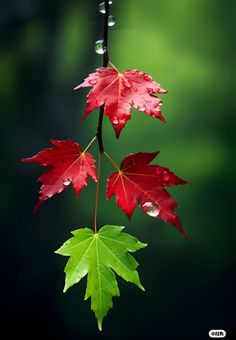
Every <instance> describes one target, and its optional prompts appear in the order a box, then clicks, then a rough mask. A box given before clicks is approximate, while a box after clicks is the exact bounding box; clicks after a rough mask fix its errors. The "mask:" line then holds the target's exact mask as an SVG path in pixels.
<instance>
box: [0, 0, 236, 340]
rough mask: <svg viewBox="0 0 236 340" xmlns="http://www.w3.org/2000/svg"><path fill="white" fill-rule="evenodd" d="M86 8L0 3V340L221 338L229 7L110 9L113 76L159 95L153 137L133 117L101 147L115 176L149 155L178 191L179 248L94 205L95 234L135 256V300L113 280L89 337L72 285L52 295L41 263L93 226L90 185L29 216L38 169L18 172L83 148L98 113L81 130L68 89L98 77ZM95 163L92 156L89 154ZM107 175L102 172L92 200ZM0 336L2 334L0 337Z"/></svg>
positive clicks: (197, 1)
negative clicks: (100, 229)
mask: <svg viewBox="0 0 236 340" xmlns="http://www.w3.org/2000/svg"><path fill="white" fill-rule="evenodd" d="M98 3H99V2H98V1H85V0H84V1H80V0H77V1H75V0H71V1H62V0H59V1H53V0H51V1H46V0H45V1H42V0H31V1H27V0H21V1H19V0H18V1H17V0H14V1H13V0H12V1H8V2H7V1H5V2H4V3H2V2H1V13H0V30H1V37H0V113H1V127H2V131H1V138H2V142H1V147H2V150H1V161H2V163H1V171H2V174H1V178H2V180H1V220H2V228H1V240H2V241H1V251H2V257H1V272H2V278H1V283H2V284H3V288H2V289H1V292H2V294H3V297H2V303H1V312H2V317H1V321H2V322H3V326H2V327H4V328H6V329H7V331H8V334H9V335H8V337H7V338H10V337H11V332H13V331H15V330H16V331H17V334H18V337H20V336H24V338H25V339H26V338H27V339H35V338H36V337H37V336H41V338H42V339H46V338H48V339H133V338H134V339H135V338H145V339H160V340H165V339H194V340H195V339H196V340H197V339H208V332H209V330H210V329H225V330H226V332H227V333H228V339H232V338H233V333H234V332H235V325H233V320H234V318H233V313H234V311H235V305H234V304H233V296H234V290H233V278H234V264H235V252H234V243H235V239H234V228H235V225H234V220H235V217H234V215H235V213H234V210H235V204H234V202H233V199H234V196H233V185H234V184H235V153H234V143H235V128H234V122H235V111H234V101H235V92H234V91H235V89H234V88H233V86H234V80H235V68H234V67H235V59H234V57H235V56H234V53H233V47H234V40H233V35H234V20H235V2H234V1H229V0H228V1H225V2H223V1H219V0H179V1H176V0H165V1H154V0H152V1H149V0H146V1H137V0H136V1H135V0H130V1H125V0H122V1H121V0H116V1H115V2H114V4H113V5H112V14H113V15H114V16H115V18H116V20H117V22H116V26H115V27H113V28H111V29H110V33H109V41H110V42H109V47H110V59H111V61H112V62H113V63H114V64H115V65H116V67H118V68H119V69H120V70H123V69H128V68H137V69H139V70H141V71H146V72H147V73H150V74H151V75H152V76H153V77H154V79H155V80H157V81H159V82H160V83H161V85H162V86H163V87H164V88H166V89H168V90H169V93H168V94H167V95H165V96H163V100H164V105H163V114H164V116H165V117H166V119H167V124H166V125H164V124H162V123H161V122H160V121H158V120H155V119H153V118H151V117H148V116H147V115H144V114H143V113H141V112H137V111H136V110H135V109H133V111H132V120H131V121H129V122H128V123H127V125H126V127H125V129H124V130H123V132H122V134H121V138H120V140H116V138H115V136H114V131H113V129H112V127H111V126H110V123H109V122H108V119H107V118H106V117H105V120H104V144H105V148H106V149H107V151H108V152H109V153H111V154H112V155H113V158H114V159H115V160H116V162H117V163H119V162H120V161H121V160H122V159H123V157H124V156H125V155H127V154H128V153H131V152H138V151H155V150H160V151H161V153H160V155H159V156H158V159H157V160H156V162H157V163H158V164H160V165H164V166H168V167H170V168H171V169H172V170H173V171H174V172H176V173H177V174H178V175H179V176H180V177H183V178H184V179H187V180H188V181H189V185H188V186H183V187H177V188H172V189H170V192H171V193H172V194H173V196H174V198H175V199H176V200H177V201H178V202H179V204H180V207H179V208H178V213H179V215H180V217H181V220H182V222H183V225H184V227H185V229H186V231H187V232H188V234H189V240H188V241H185V240H184V239H183V237H182V236H181V235H180V234H179V233H178V232H177V231H176V230H175V229H174V228H173V227H172V226H171V225H170V224H166V223H162V222H161V221H159V220H158V219H153V218H150V217H148V216H146V215H145V214H143V213H142V212H141V211H140V209H136V211H135V213H134V216H133V218H132V221H131V222H129V221H128V220H127V219H126V217H125V216H124V214H123V213H122V211H121V210H120V209H119V208H118V207H117V206H116V204H115V200H114V199H112V200H110V201H108V202H107V201H106V200H105V198H104V196H103V197H101V199H100V206H99V218H98V222H99V225H100V226H102V225H103V224H106V223H113V224H116V225H125V226H126V231H127V232H129V233H131V234H133V235H135V236H137V237H138V238H139V239H140V240H141V241H143V242H147V243H148V244H149V247H148V248H146V249H143V250H141V251H140V252H139V253H137V255H136V258H137V259H138V261H139V263H140V267H139V272H140V276H141V280H142V283H143V285H144V286H145V288H146V292H145V293H143V292H141V291H139V290H138V289H137V288H136V287H134V286H132V285H129V284H127V283H126V282H122V281H121V280H119V279H118V280H119V286H120V290H121V297H120V298H115V299H114V308H113V310H111V311H110V312H109V314H108V316H107V317H106V318H105V320H104V330H103V332H102V333H100V332H99V331H98V330H97V326H96V321H95V319H94V315H93V313H92V312H91V311H90V306H89V303H88V302H83V296H84V293H85V284H86V282H85V281H86V280H83V281H84V282H81V283H80V284H79V285H77V286H74V287H73V288H71V289H70V290H69V292H68V293H67V294H63V293H62V289H63V284H64V274H63V267H64V265H65V262H66V258H63V257H60V256H58V255H55V254H53V251H54V250H56V249H57V248H58V247H59V246H60V245H61V244H62V243H63V242H64V241H65V240H66V239H67V238H68V237H69V236H70V230H73V229H75V228H78V227H84V226H91V225H92V218H93V206H94V193H95V185H94V183H92V181H90V182H89V186H88V187H87V188H86V189H84V190H83V191H82V193H81V195H80V198H79V200H76V199H75V195H74V192H73V191H72V189H67V190H66V191H65V192H63V193H62V194H61V195H58V196H56V197H54V198H53V199H52V200H50V201H47V202H46V203H45V204H44V205H43V206H42V208H41V209H40V210H39V211H38V212H37V213H35V214H33V213H32V209H33V206H34V203H35V201H36V199H37V191H38V188H39V186H38V184H37V183H36V181H35V180H36V178H37V177H38V176H39V175H40V173H41V172H42V168H40V167H38V166H36V165H35V166H34V165H26V164H22V163H20V159H21V158H23V157H27V156H31V155H33V154H35V153H37V152H38V151H39V150H40V149H42V148H44V147H47V146H49V145H50V143H49V139H50V138H55V139H66V138H73V139H76V140H77V141H78V142H80V143H81V144H82V145H83V146H85V145H86V144H87V143H88V142H89V140H90V139H91V138H92V136H93V134H94V132H95V128H96V124H97V114H98V112H93V113H91V115H90V116H89V117H88V118H87V119H86V120H85V121H82V118H81V117H82V113H83V110H84V107H85V99H86V94H87V91H86V90H81V91H80V92H77V93H75V92H73V91H72V89H73V87H74V86H75V85H77V84H78V83H80V82H81V81H82V80H83V79H84V77H85V76H86V75H87V74H88V73H90V72H92V71H93V70H94V68H96V67H100V66H101V64H102V57H101V56H99V55H96V54H95V53H94V41H96V40H97V39H99V38H101V37H102V25H103V18H104V17H103V15H102V14H100V13H98V11H97V5H98ZM90 151H91V152H92V153H93V154H96V153H97V148H96V146H94V147H92V148H91V150H90ZM111 171H112V168H111V166H110V164H108V162H107V161H106V160H105V159H104V162H103V165H102V181H103V182H102V184H103V185H102V188H103V189H102V194H104V193H105V189H104V188H105V181H106V176H107V175H108V174H109V173H110V172H111ZM1 329H2V330H3V328H1Z"/></svg>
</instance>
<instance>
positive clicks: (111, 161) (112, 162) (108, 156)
mask: <svg viewBox="0 0 236 340" xmlns="http://www.w3.org/2000/svg"><path fill="white" fill-rule="evenodd" d="M104 155H105V156H106V157H107V159H108V160H109V162H110V163H111V164H112V165H113V166H114V167H115V168H116V169H117V170H118V171H119V170H120V168H119V167H118V165H117V164H116V163H115V162H114V160H113V159H112V157H111V156H110V155H109V154H108V153H107V152H106V151H104Z"/></svg>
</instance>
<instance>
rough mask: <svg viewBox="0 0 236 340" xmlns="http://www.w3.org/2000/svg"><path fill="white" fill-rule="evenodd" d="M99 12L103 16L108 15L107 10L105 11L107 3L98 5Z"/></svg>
mask: <svg viewBox="0 0 236 340" xmlns="http://www.w3.org/2000/svg"><path fill="white" fill-rule="evenodd" d="M98 11H99V12H100V13H102V14H105V13H106V9H105V2H101V3H100V4H99V5H98Z"/></svg>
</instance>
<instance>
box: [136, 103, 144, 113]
mask: <svg viewBox="0 0 236 340" xmlns="http://www.w3.org/2000/svg"><path fill="white" fill-rule="evenodd" d="M137 109H138V110H139V111H142V112H143V111H145V110H146V108H145V106H144V105H143V104H140V105H138V106H137Z"/></svg>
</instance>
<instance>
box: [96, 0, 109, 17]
mask: <svg viewBox="0 0 236 340" xmlns="http://www.w3.org/2000/svg"><path fill="white" fill-rule="evenodd" d="M108 3H109V5H112V1H111V0H110V1H109V2H108ZM98 11H99V12H100V13H102V14H105V13H106V8H105V2H101V3H100V4H99V5H98Z"/></svg>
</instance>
